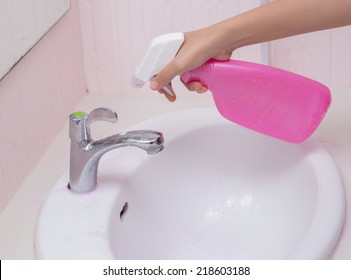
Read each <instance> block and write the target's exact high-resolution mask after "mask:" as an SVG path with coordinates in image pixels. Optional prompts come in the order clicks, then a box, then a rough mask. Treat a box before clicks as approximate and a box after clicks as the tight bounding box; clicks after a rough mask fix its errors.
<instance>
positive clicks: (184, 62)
mask: <svg viewBox="0 0 351 280" xmlns="http://www.w3.org/2000/svg"><path fill="white" fill-rule="evenodd" d="M350 24H351V0H276V1H274V2H271V3H269V4H267V5H264V6H261V7H258V8H256V9H253V10H250V11H248V12H245V13H243V14H240V15H237V16H234V17H232V18H230V19H227V20H225V21H222V22H219V23H217V24H214V25H211V26H209V27H206V28H204V29H200V30H197V31H192V32H187V33H185V42H184V44H183V46H182V48H181V49H180V51H179V52H178V54H177V56H176V57H175V58H174V59H173V60H172V61H171V62H170V63H169V64H168V65H166V66H165V67H164V68H163V69H162V70H161V71H160V73H159V74H158V75H157V76H156V78H155V80H153V81H152V82H151V84H150V87H151V89H153V90H158V91H160V92H162V87H163V86H164V85H166V84H168V83H170V81H171V80H172V79H173V78H174V77H175V76H177V75H179V74H181V73H183V72H185V71H187V70H190V69H193V68H196V67H198V66H200V65H201V64H203V63H205V62H206V61H207V60H208V59H210V58H215V59H220V60H226V59H229V58H230V56H231V53H232V52H233V51H234V50H235V49H237V48H239V47H243V46H247V45H252V44H256V43H261V42H267V41H271V40H276V39H280V38H284V37H289V36H293V35H298V34H303V33H308V32H313V31H318V30H324V29H331V28H336V27H341V26H345V25H350ZM186 86H187V87H188V89H189V90H197V91H199V92H204V91H206V90H207V89H206V88H205V87H203V86H202V85H201V84H200V83H197V82H195V83H190V84H188V85H186ZM167 98H168V99H169V100H170V101H174V99H175V98H172V97H169V96H167Z"/></svg>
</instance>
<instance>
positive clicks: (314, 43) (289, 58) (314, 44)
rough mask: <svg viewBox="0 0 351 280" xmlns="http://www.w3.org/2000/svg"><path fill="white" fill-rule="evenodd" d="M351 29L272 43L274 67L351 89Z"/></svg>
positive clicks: (334, 30) (328, 31) (309, 34)
mask: <svg viewBox="0 0 351 280" xmlns="http://www.w3.org/2000/svg"><path fill="white" fill-rule="evenodd" d="M350 49H351V27H350V26H348V27H343V28H337V29H333V30H325V31H319V32H313V33H308V34H303V35H298V36H294V37H290V38H285V39H281V40H277V41H274V42H272V43H271V54H270V57H271V61H270V62H271V64H272V65H273V66H276V67H279V68H282V69H286V70H289V71H293V72H295V73H298V74H301V75H304V76H307V77H310V78H312V79H315V80H318V81H320V82H322V83H325V84H326V85H328V86H331V87H350V86H351V52H350V51H349V50H350Z"/></svg>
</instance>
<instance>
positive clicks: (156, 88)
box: [150, 80, 160, 90]
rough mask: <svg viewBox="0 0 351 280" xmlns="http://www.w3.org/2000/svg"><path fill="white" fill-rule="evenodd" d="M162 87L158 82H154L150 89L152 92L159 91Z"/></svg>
mask: <svg viewBox="0 0 351 280" xmlns="http://www.w3.org/2000/svg"><path fill="white" fill-rule="evenodd" d="M159 87H160V85H159V83H158V82H157V81H156V80H152V81H151V83H150V88H151V89H152V90H158V89H159Z"/></svg>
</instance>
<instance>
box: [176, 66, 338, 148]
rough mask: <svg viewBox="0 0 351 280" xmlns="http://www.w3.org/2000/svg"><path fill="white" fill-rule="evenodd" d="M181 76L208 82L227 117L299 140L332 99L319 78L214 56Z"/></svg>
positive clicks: (307, 134)
mask: <svg viewBox="0 0 351 280" xmlns="http://www.w3.org/2000/svg"><path fill="white" fill-rule="evenodd" d="M181 79H182V80H183V81H184V82H187V83H188V82H190V81H200V82H201V83H202V84H203V85H205V86H207V88H208V89H209V90H210V91H211V92H212V95H213V98H214V101H215V103H216V106H217V109H218V111H219V112H220V113H221V115H222V116H223V117H225V118H226V119H228V120H230V121H232V122H235V123H237V124H239V125H242V126H244V127H247V128H250V129H252V130H255V131H258V132H260V133H263V134H266V135H269V136H272V137H275V138H278V139H281V140H285V141H288V142H293V143H300V142H302V141H304V140H306V139H307V138H308V137H309V136H310V135H311V134H312V133H313V132H314V131H315V130H316V128H317V127H318V125H319V124H320V122H321V121H322V119H323V117H324V116H325V114H326V112H327V110H328V107H329V105H330V103H331V94H330V90H329V89H328V88H327V87H326V86H324V85H323V84H321V83H319V82H317V81H314V80H311V79H309V78H306V77H303V76H300V75H297V74H294V73H291V72H287V71H284V70H280V69H277V68H274V67H270V66H265V65H261V64H256V63H250V62H244V61H238V60H228V61H217V60H210V61H208V62H206V63H205V64H203V65H202V66H200V67H199V68H196V69H194V70H191V71H188V72H185V73H184V74H183V75H182V76H181Z"/></svg>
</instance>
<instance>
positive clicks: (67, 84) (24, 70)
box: [0, 0, 86, 210]
mask: <svg viewBox="0 0 351 280" xmlns="http://www.w3.org/2000/svg"><path fill="white" fill-rule="evenodd" d="M0 43H1V42H0ZM82 49H83V46H82V39H81V31H80V21H79V9H78V1H76V0H72V1H71V10H70V11H69V12H68V13H67V14H66V15H65V16H64V17H63V18H62V19H61V20H60V21H59V22H58V23H57V24H56V25H55V26H54V27H53V29H52V30H50V31H49V32H48V33H47V34H46V35H45V36H44V37H43V39H42V40H41V41H39V43H38V44H37V45H35V46H34V48H33V49H32V50H30V51H29V53H27V55H26V56H25V57H24V58H23V59H22V60H21V61H20V62H19V63H18V64H17V65H16V66H15V67H14V68H13V69H12V71H11V72H10V73H9V74H7V76H5V78H4V79H3V80H1V82H0V210H2V209H3V208H4V207H5V205H6V204H7V203H8V201H9V200H10V199H11V197H12V196H13V194H14V193H15V192H16V190H17V188H18V187H19V185H20V184H21V182H22V181H23V179H24V178H25V176H26V175H27V174H28V172H29V171H30V170H31V169H32V168H33V166H34V165H35V164H36V163H37V162H38V160H39V159H40V157H41V155H42V153H43V152H44V151H45V149H46V148H47V146H48V144H49V143H50V142H51V141H52V140H53V138H54V136H55V135H56V133H57V132H58V130H59V129H60V128H61V127H62V125H63V124H64V122H65V121H66V119H67V116H68V114H69V113H70V112H71V110H72V109H73V108H74V106H75V105H76V104H77V102H78V101H79V100H80V99H81V97H82V96H83V95H84V94H85V92H86V81H85V76H84V66H83V63H84V62H83V53H82Z"/></svg>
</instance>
